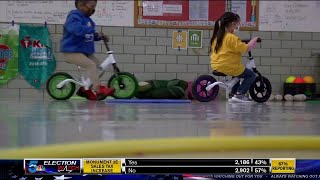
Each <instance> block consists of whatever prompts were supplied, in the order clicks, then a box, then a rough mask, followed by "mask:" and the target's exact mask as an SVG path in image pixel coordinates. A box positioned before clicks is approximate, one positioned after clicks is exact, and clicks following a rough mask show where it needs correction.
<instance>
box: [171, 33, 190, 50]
mask: <svg viewBox="0 0 320 180" xmlns="http://www.w3.org/2000/svg"><path fill="white" fill-rule="evenodd" d="M187 41H188V38H187V31H173V32H172V48H173V49H187V44H188V42H187Z"/></svg>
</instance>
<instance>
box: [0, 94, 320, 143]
mask: <svg viewBox="0 0 320 180" xmlns="http://www.w3.org/2000/svg"><path fill="white" fill-rule="evenodd" d="M319 109H320V103H311V102H267V103H263V104H257V103H255V104H250V105H248V104H243V103H229V102H226V101H225V100H217V101H213V102H210V103H201V102H196V101H193V102H192V103H183V104H161V103H160V104H124V103H122V104H120V103H119V104H106V103H105V102H102V101H100V102H94V101H87V100H75V99H73V100H72V99H71V100H69V101H53V100H46V101H27V100H26V101H1V102H0V114H1V116H0V149H4V148H15V147H25V146H40V145H46V144H60V143H75V142H86V141H97V140H102V141H110V140H116V139H145V138H159V137H190V136H192V137H194V136H229V135H232V136H262V135H279V136H281V135H318V134H320V131H319V128H320V120H319V117H320V111H319Z"/></svg>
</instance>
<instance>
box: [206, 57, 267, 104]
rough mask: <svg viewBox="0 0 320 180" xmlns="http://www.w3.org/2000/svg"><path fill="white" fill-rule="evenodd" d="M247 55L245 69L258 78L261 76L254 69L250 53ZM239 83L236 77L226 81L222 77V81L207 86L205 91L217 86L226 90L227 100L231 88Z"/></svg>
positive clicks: (225, 78)
mask: <svg viewBox="0 0 320 180" xmlns="http://www.w3.org/2000/svg"><path fill="white" fill-rule="evenodd" d="M248 55H249V56H248V58H247V59H248V62H247V64H246V68H248V69H250V70H252V71H253V72H255V73H257V74H258V75H259V76H261V74H260V73H259V72H258V70H257V69H256V64H255V61H254V58H253V56H252V54H251V51H249V52H248ZM239 81H240V78H238V77H234V78H232V79H231V80H227V77H224V80H223V81H217V82H214V83H212V84H209V85H208V86H207V87H206V90H207V91H210V90H211V89H212V88H214V87H215V86H217V85H218V86H219V87H221V88H223V89H226V97H227V98H228V97H229V96H228V94H229V93H230V92H231V90H232V88H233V86H234V85H236V84H237V83H238V82H239Z"/></svg>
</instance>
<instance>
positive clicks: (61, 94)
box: [47, 72, 76, 100]
mask: <svg viewBox="0 0 320 180" xmlns="http://www.w3.org/2000/svg"><path fill="white" fill-rule="evenodd" d="M65 79H73V78H72V76H70V75H69V74H68V73H64V72H58V73H55V74H53V75H52V76H51V77H50V78H49V79H48V81H47V92H48V94H49V96H50V97H52V98H53V99H55V100H67V99H69V98H70V97H71V96H72V95H73V94H74V92H75V90H76V85H75V84H74V83H68V84H66V85H64V86H63V87H62V88H57V85H58V84H59V83H60V82H61V81H63V80H65Z"/></svg>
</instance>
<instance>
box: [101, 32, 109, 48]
mask: <svg viewBox="0 0 320 180" xmlns="http://www.w3.org/2000/svg"><path fill="white" fill-rule="evenodd" d="M101 39H102V40H103V42H104V45H105V46H106V49H107V51H110V48H109V46H108V38H106V37H105V36H104V35H103V36H102V37H101Z"/></svg>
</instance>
